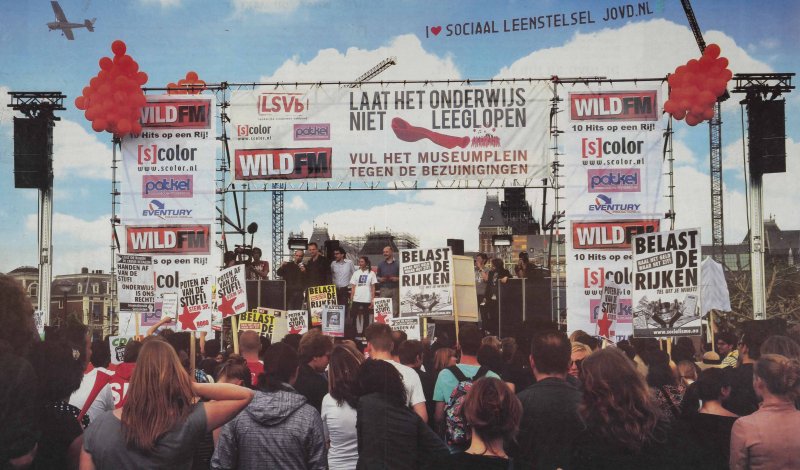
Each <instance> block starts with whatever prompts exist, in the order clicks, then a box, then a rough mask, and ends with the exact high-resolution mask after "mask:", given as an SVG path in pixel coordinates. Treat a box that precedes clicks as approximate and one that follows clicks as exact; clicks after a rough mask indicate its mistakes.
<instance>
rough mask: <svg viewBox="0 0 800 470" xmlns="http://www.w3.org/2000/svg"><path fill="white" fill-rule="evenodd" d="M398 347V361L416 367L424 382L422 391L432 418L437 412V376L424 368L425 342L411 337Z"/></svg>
mask: <svg viewBox="0 0 800 470" xmlns="http://www.w3.org/2000/svg"><path fill="white" fill-rule="evenodd" d="M397 349H398V351H397V356H398V359H399V361H398V362H400V364H403V365H404V366H408V367H410V368H412V369H414V372H416V373H417V375H418V376H419V381H420V383H422V392H423V393H424V395H425V409H426V411H427V412H428V417H429V418H430V417H431V416H433V415H434V414H435V413H436V405H435V404H434V402H433V387H434V386H435V385H436V376H435V375H433V374H432V373H430V372H428V371H425V370H423V369H422V356H423V354H424V346H423V343H422V341H417V340H415V339H409V340H406V341H403V343H402V344H400V346H399V347H398V348H397ZM429 422H430V420H429ZM430 424H432V422H430Z"/></svg>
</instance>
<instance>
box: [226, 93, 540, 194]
mask: <svg viewBox="0 0 800 470" xmlns="http://www.w3.org/2000/svg"><path fill="white" fill-rule="evenodd" d="M551 87H552V85H551V84H550V83H549V82H546V81H533V82H505V83H502V84H500V83H492V84H472V85H467V84H452V85H451V84H444V83H432V84H420V83H414V84H384V85H381V86H377V85H375V86H372V84H365V85H362V86H361V87H360V88H349V87H341V86H338V85H312V86H302V85H301V86H295V85H291V86H289V85H285V86H280V87H268V88H262V89H256V90H245V91H234V92H232V93H231V100H230V104H231V106H230V109H229V115H230V118H231V127H232V132H231V138H230V146H231V149H232V151H233V153H234V155H233V169H234V178H235V179H236V180H239V181H257V182H267V181H277V182H285V181H287V180H301V181H306V182H308V183H309V184H317V183H322V184H325V183H332V184H333V183H335V184H339V183H353V182H379V181H384V182H390V181H392V182H394V181H413V182H417V181H456V180H471V181H477V180H487V179H494V180H503V181H506V185H524V180H526V179H529V178H540V177H543V176H545V175H546V171H547V164H548V162H547V155H548V151H547V143H548V135H549V134H548V133H549V127H548V126H549V121H548V116H549V111H550V101H549V100H551V99H552V97H553V95H552V88H551ZM515 180H517V182H515Z"/></svg>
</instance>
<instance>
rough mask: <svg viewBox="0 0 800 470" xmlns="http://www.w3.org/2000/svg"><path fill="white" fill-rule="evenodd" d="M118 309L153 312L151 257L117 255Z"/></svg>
mask: <svg viewBox="0 0 800 470" xmlns="http://www.w3.org/2000/svg"><path fill="white" fill-rule="evenodd" d="M116 276H117V287H118V289H117V292H118V295H119V309H120V310H123V311H127V312H151V311H153V303H154V301H155V298H154V285H153V257H152V256H143V255H121V254H117V269H116Z"/></svg>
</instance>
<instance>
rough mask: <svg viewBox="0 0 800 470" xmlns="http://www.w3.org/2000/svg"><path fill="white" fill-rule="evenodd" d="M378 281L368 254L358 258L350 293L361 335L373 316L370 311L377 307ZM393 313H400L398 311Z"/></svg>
mask: <svg viewBox="0 0 800 470" xmlns="http://www.w3.org/2000/svg"><path fill="white" fill-rule="evenodd" d="M377 283H378V278H377V277H376V276H375V273H374V272H372V263H370V261H369V258H367V257H366V256H362V257H360V258H358V269H356V271H355V272H354V273H353V276H352V277H351V278H350V295H351V296H352V299H353V307H352V312H353V318H354V319H355V326H356V331H357V332H358V334H359V335H360V334H362V333H363V332H364V327H365V326H367V324H369V319H370V317H371V316H372V315H371V313H370V312H371V311H372V309H373V308H374V307H375V285H376V284H377ZM393 313H394V314H395V315H397V314H398V312H393Z"/></svg>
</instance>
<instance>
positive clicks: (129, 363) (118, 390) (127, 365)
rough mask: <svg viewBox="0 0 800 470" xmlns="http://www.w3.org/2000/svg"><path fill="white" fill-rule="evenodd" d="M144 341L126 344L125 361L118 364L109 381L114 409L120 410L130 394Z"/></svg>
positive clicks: (132, 341) (133, 341)
mask: <svg viewBox="0 0 800 470" xmlns="http://www.w3.org/2000/svg"><path fill="white" fill-rule="evenodd" d="M141 349H142V343H141V342H140V341H137V340H131V341H128V343H127V344H126V345H125V356H124V362H123V363H122V364H118V365H117V368H116V369H115V370H114V375H113V376H112V377H111V379H110V381H109V385H110V388H111V397H112V398H113V399H114V409H115V410H118V409H120V408H122V407H123V406H124V405H125V398H126V397H127V396H128V389H129V388H130V382H131V377H132V376H133V371H134V369H135V368H136V360H137V359H138V358H139V351H140V350H141Z"/></svg>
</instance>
